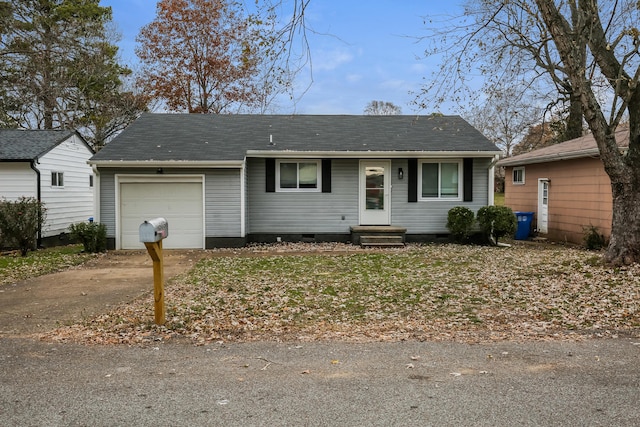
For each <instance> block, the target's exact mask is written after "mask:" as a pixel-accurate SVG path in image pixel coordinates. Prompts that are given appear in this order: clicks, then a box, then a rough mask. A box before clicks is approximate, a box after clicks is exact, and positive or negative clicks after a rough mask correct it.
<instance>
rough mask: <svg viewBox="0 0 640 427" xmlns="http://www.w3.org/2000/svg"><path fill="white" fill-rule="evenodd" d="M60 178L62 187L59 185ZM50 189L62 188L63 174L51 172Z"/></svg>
mask: <svg viewBox="0 0 640 427" xmlns="http://www.w3.org/2000/svg"><path fill="white" fill-rule="evenodd" d="M54 174H55V175H56V183H55V184H54V183H53V175H54ZM61 177H62V185H59V184H58V183H59V182H60V178H61ZM51 188H64V172H58V171H51Z"/></svg>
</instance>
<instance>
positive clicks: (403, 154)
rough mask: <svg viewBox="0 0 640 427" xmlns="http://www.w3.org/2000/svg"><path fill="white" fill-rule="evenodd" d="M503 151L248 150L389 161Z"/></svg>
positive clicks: (255, 154)
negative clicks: (391, 159)
mask: <svg viewBox="0 0 640 427" xmlns="http://www.w3.org/2000/svg"><path fill="white" fill-rule="evenodd" d="M500 153H501V151H297V150H282V151H274V150H247V157H262V158H280V159H282V158H285V159H286V158H289V159H293V158H297V159H299V158H303V159H312V158H314V159H317V158H333V159H353V158H366V159H389V158H412V157H429V158H451V157H494V156H495V155H498V154H500Z"/></svg>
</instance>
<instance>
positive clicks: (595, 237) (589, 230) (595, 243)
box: [583, 225, 606, 251]
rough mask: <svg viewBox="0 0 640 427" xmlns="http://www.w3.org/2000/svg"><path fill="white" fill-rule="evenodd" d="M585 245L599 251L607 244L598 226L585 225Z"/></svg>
mask: <svg viewBox="0 0 640 427" xmlns="http://www.w3.org/2000/svg"><path fill="white" fill-rule="evenodd" d="M583 230H584V245H585V247H586V248H587V249H589V250H590V251H599V250H600V249H602V248H604V247H605V246H606V241H605V238H604V235H602V234H600V230H598V227H596V226H594V225H590V226H589V227H584V229H583Z"/></svg>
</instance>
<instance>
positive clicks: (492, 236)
mask: <svg viewBox="0 0 640 427" xmlns="http://www.w3.org/2000/svg"><path fill="white" fill-rule="evenodd" d="M477 219H478V224H479V225H480V229H481V230H482V232H483V233H484V235H485V236H486V237H487V239H489V241H490V242H492V243H498V239H500V238H501V237H504V236H511V237H513V235H514V234H515V232H516V230H517V229H518V219H517V218H516V216H515V214H514V213H513V211H512V210H511V208H509V207H507V206H483V207H481V208H480V209H478V215H477Z"/></svg>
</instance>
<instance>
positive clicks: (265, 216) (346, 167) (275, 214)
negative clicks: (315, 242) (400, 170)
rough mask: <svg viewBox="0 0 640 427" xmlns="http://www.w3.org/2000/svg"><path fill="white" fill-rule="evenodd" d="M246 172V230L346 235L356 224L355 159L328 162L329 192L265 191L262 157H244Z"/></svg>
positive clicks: (253, 231)
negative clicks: (245, 158)
mask: <svg viewBox="0 0 640 427" xmlns="http://www.w3.org/2000/svg"><path fill="white" fill-rule="evenodd" d="M247 171H248V173H247V188H248V191H247V193H248V194H247V218H248V229H247V233H253V234H255V233H302V234H307V233H308V234H312V233H347V234H348V233H349V231H350V230H349V227H350V226H353V225H358V160H357V159H333V160H332V161H331V181H332V183H331V193H322V192H304V191H300V192H291V193H289V192H273V193H267V192H266V190H265V161H264V159H256V158H250V159H247ZM343 217H344V219H342V218H343Z"/></svg>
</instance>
